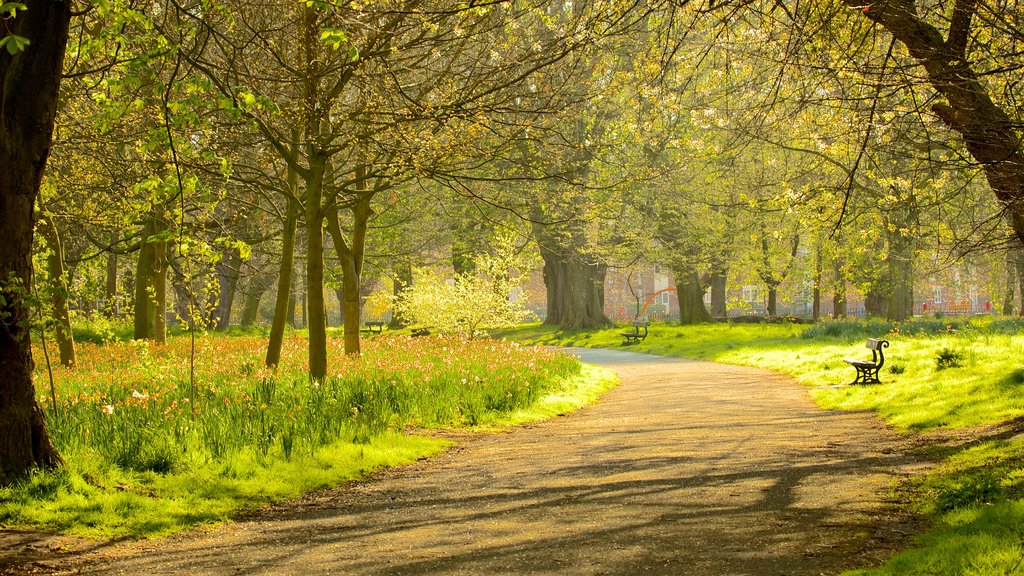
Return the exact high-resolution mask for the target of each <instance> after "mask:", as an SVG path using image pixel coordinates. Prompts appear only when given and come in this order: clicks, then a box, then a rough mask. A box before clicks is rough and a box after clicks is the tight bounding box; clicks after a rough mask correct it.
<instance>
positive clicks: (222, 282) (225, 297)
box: [215, 249, 242, 330]
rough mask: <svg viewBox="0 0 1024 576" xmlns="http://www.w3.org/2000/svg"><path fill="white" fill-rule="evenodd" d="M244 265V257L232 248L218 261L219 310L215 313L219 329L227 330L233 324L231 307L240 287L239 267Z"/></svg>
mask: <svg viewBox="0 0 1024 576" xmlns="http://www.w3.org/2000/svg"><path fill="white" fill-rule="evenodd" d="M241 266H242V257H241V255H240V254H239V253H238V250H235V249H231V250H230V251H229V252H228V253H227V254H224V255H223V256H221V259H220V262H218V263H217V286H218V288H219V291H218V292H219V293H218V294H217V312H216V315H215V319H216V323H217V324H216V327H217V330H227V329H228V326H230V325H231V307H232V304H233V303H234V301H235V291H236V290H237V289H238V275H239V269H240V268H241Z"/></svg>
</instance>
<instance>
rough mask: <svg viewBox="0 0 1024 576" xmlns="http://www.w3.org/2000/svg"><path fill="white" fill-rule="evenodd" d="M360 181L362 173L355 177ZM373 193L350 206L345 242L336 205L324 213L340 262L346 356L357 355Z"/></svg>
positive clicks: (364, 194)
mask: <svg viewBox="0 0 1024 576" xmlns="http://www.w3.org/2000/svg"><path fill="white" fill-rule="evenodd" d="M357 179H359V180H360V181H361V180H362V174H361V172H360V176H359V177H358V178H357ZM372 198H373V194H372V193H370V192H368V191H365V190H364V191H363V193H362V194H361V196H360V197H359V198H357V199H356V201H355V203H354V204H353V206H352V240H351V243H350V242H349V241H348V240H346V239H345V235H344V233H343V232H342V230H341V222H340V220H339V217H338V209H337V206H336V203H332V204H333V205H334V208H332V209H330V210H328V211H327V230H328V232H330V234H331V239H332V241H333V243H334V250H335V252H336V253H337V255H338V260H339V261H340V262H341V292H342V294H341V295H342V298H343V299H344V300H343V302H342V306H341V308H342V311H343V323H344V324H343V325H344V336H345V354H349V355H355V354H359V352H360V344H359V322H360V321H361V319H362V306H361V301H360V296H361V295H360V291H359V289H360V286H361V284H362V280H361V277H362V273H363V257H364V254H365V252H366V231H367V227H368V225H369V222H370V218H371V217H372V216H373V209H372V208H371V207H370V201H371V199H372Z"/></svg>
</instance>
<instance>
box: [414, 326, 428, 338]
mask: <svg viewBox="0 0 1024 576" xmlns="http://www.w3.org/2000/svg"><path fill="white" fill-rule="evenodd" d="M421 336H430V328H413V329H412V337H413V338H419V337H421Z"/></svg>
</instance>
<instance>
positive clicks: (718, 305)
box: [679, 266, 729, 318]
mask: <svg viewBox="0 0 1024 576" xmlns="http://www.w3.org/2000/svg"><path fill="white" fill-rule="evenodd" d="M726 280H727V275H726V269H725V268H724V266H716V267H715V269H714V270H712V271H711V316H712V317H713V318H725V317H726V316H728V315H729V309H728V304H727V302H726V295H727V291H726V288H727V286H728V285H727V284H726ZM679 309H680V317H682V305H680V306H679Z"/></svg>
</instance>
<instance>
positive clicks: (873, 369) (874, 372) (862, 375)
mask: <svg viewBox="0 0 1024 576" xmlns="http://www.w3.org/2000/svg"><path fill="white" fill-rule="evenodd" d="M864 347H865V348H868V349H869V350H871V360H856V359H854V358H843V362H846V363H847V364H849V365H850V366H853V367H854V369H855V370H857V377H856V378H854V380H853V382H850V384H880V383H881V382H882V381H881V380H879V379H878V371H879V370H881V369H882V365H883V364H885V354H884V353H883V352H882V349H883V348H888V347H889V341H888V340H881V339H879V338H868V341H867V344H865V345H864Z"/></svg>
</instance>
